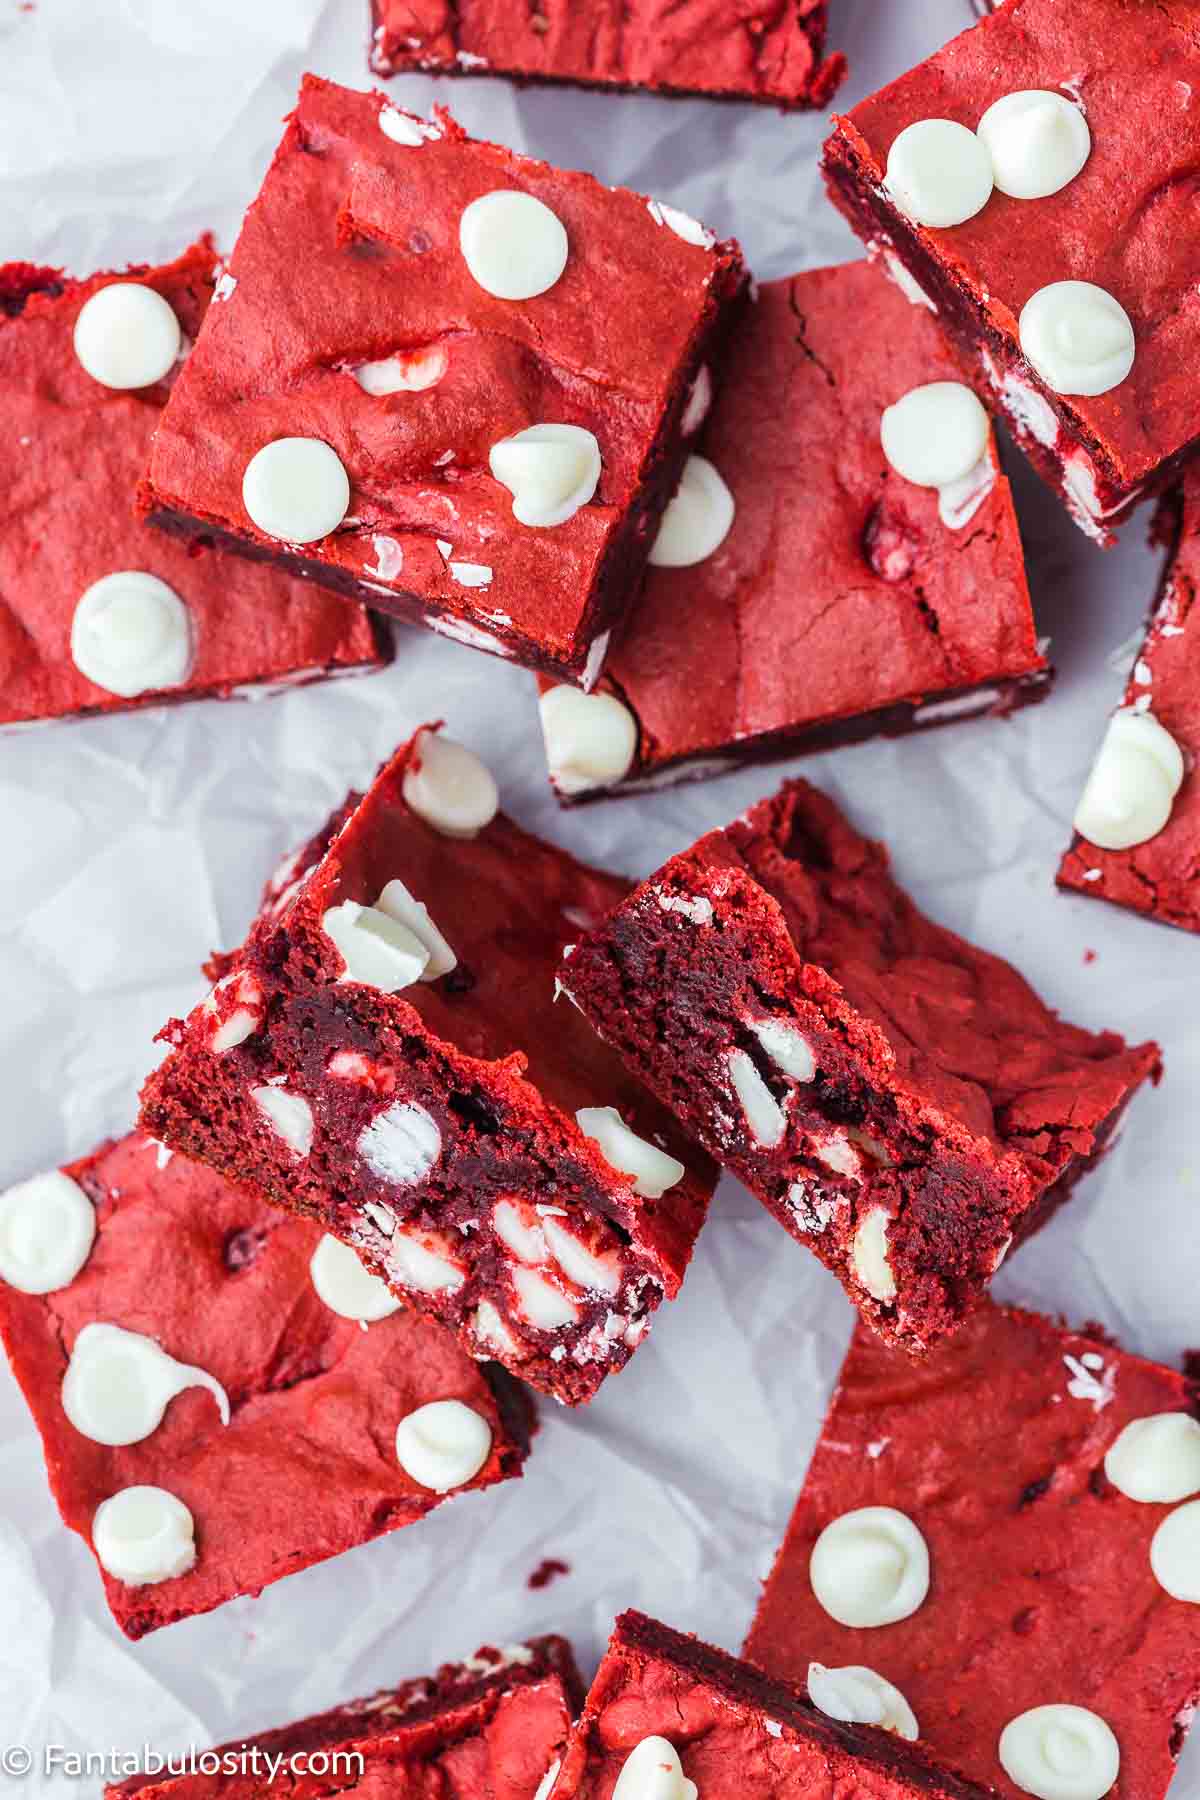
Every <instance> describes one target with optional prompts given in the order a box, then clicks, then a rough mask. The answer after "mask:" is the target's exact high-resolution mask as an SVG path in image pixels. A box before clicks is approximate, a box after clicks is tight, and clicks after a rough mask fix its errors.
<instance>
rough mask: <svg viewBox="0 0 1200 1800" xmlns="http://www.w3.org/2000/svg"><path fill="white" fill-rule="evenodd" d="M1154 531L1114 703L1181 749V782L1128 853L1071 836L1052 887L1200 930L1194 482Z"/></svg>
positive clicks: (1199, 643)
mask: <svg viewBox="0 0 1200 1800" xmlns="http://www.w3.org/2000/svg"><path fill="white" fill-rule="evenodd" d="M1155 535H1156V536H1157V538H1158V539H1159V541H1160V542H1161V543H1163V544H1164V545H1165V546H1166V548H1167V552H1168V561H1167V567H1166V571H1165V574H1164V578H1163V585H1162V592H1161V593H1160V595H1159V598H1158V603H1157V605H1156V607H1155V609H1154V613H1153V616H1152V617H1151V620H1150V628H1149V631H1148V633H1147V636H1146V640H1145V642H1144V643H1143V645H1142V647H1141V649H1140V650H1139V652H1138V655H1137V660H1136V661H1135V663H1134V666H1133V670H1132V673H1131V675H1130V679H1129V685H1128V687H1127V688H1126V691H1125V698H1124V705H1125V706H1128V707H1133V708H1135V709H1137V708H1139V707H1146V706H1149V707H1150V708H1152V709H1153V713H1154V717H1155V718H1156V719H1157V720H1158V722H1159V724H1160V725H1162V726H1164V727H1165V729H1166V730H1167V731H1169V732H1170V734H1171V736H1172V737H1173V738H1174V739H1175V742H1176V743H1177V744H1178V745H1179V748H1180V749H1181V750H1182V751H1183V756H1184V765H1185V773H1184V778H1183V786H1182V787H1181V788H1180V790H1179V792H1178V793H1177V794H1176V796H1175V800H1174V804H1173V805H1172V807H1171V816H1170V820H1169V821H1168V823H1167V824H1166V826H1165V827H1164V828H1163V830H1162V831H1160V832H1158V833H1157V835H1156V836H1154V837H1152V838H1150V839H1149V840H1148V841H1147V842H1146V843H1144V844H1137V845H1135V846H1134V848H1133V849H1131V850H1101V849H1099V848H1098V847H1097V845H1095V844H1090V843H1088V842H1087V841H1086V839H1084V838H1081V837H1079V836H1076V838H1075V841H1074V843H1073V844H1072V845H1071V848H1070V849H1069V850H1068V851H1067V854H1066V855H1065V856H1064V858H1063V860H1062V864H1061V866H1060V868H1059V871H1058V880H1059V884H1060V886H1062V887H1064V888H1073V889H1074V890H1075V891H1076V892H1077V893H1080V894H1089V895H1090V896H1091V897H1092V898H1093V899H1095V900H1109V901H1111V902H1112V904H1113V905H1114V906H1126V907H1129V908H1130V909H1131V910H1132V911H1133V912H1140V913H1145V914H1147V915H1148V916H1149V917H1150V918H1153V919H1158V920H1160V921H1161V922H1162V923H1163V924H1164V925H1178V926H1179V927H1180V928H1181V929H1182V930H1184V931H1200V605H1198V604H1197V598H1196V596H1197V590H1198V589H1200V476H1198V475H1197V474H1196V473H1195V472H1192V473H1190V474H1187V475H1185V477H1184V480H1183V482H1182V484H1181V486H1180V487H1179V489H1178V490H1177V491H1176V492H1175V493H1174V494H1171V495H1169V496H1168V497H1167V498H1166V499H1165V500H1164V501H1163V502H1162V504H1161V505H1160V507H1159V510H1158V513H1157V515H1156V518H1155Z"/></svg>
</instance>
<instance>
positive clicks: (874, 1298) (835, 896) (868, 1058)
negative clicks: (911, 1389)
mask: <svg viewBox="0 0 1200 1800" xmlns="http://www.w3.org/2000/svg"><path fill="white" fill-rule="evenodd" d="M563 983H564V986H565V987H566V988H567V989H568V990H569V992H570V994H571V996H572V998H573V999H574V1000H575V1002H576V1004H577V1005H578V1006H580V1007H581V1008H582V1009H583V1011H584V1013H585V1014H586V1015H587V1017H588V1018H589V1019H591V1021H592V1023H593V1024H594V1025H595V1027H596V1029H597V1030H598V1031H600V1032H601V1033H602V1034H603V1035H604V1036H605V1037H606V1038H607V1039H608V1041H609V1042H610V1043H612V1044H613V1045H614V1046H615V1047H616V1048H617V1049H619V1050H620V1051H621V1053H622V1055H624V1056H625V1058H626V1060H627V1061H628V1062H629V1064H630V1066H631V1067H632V1068H634V1069H636V1070H637V1071H638V1072H639V1073H640V1074H641V1075H642V1076H643V1078H644V1079H645V1080H646V1081H647V1083H648V1084H649V1085H650V1086H651V1088H652V1089H653V1090H654V1091H655V1092H656V1093H658V1094H659V1095H660V1096H661V1097H662V1098H663V1099H664V1100H666V1101H667V1102H668V1103H669V1104H670V1105H671V1106H672V1107H673V1109H674V1110H675V1112H676V1113H677V1115H678V1116H679V1118H680V1119H681V1120H682V1121H683V1123H684V1124H685V1125H686V1126H687V1127H688V1128H689V1129H691V1130H692V1131H694V1132H695V1134H696V1135H697V1137H698V1138H699V1139H700V1140H701V1142H703V1143H706V1144H707V1146H708V1148H709V1149H710V1150H711V1151H712V1152H713V1154H714V1155H715V1156H717V1157H718V1158H719V1160H720V1161H722V1162H723V1163H724V1164H725V1165H726V1166H727V1167H728V1168H730V1169H732V1170H733V1171H734V1173H735V1174H737V1175H739V1176H740V1177H741V1178H742V1180H744V1181H745V1182H746V1183H747V1185H748V1186H749V1187H751V1188H752V1189H753V1191H754V1192H755V1193H756V1194H757V1195H758V1196H759V1198H760V1199H761V1200H763V1202H764V1203H765V1204H766V1205H767V1206H768V1208H769V1209H770V1210H771V1212H772V1213H773V1214H774V1215H775V1217H776V1218H777V1219H778V1220H779V1222H780V1223H781V1224H782V1225H784V1227H785V1228H786V1229H787V1230H789V1231H790V1232H791V1233H792V1234H793V1235H794V1236H795V1237H797V1238H798V1239H799V1240H800V1241H801V1242H803V1243H807V1244H808V1245H809V1246H810V1247H811V1248H812V1249H813V1250H815V1252H816V1253H817V1255H818V1256H820V1257H821V1259H822V1261H823V1262H825V1263H827V1264H828V1266H829V1267H830V1268H832V1269H833V1270H834V1272H835V1273H836V1274H837V1275H838V1276H839V1277H840V1278H841V1279H842V1281H843V1282H844V1283H845V1284H846V1287H847V1289H848V1291H849V1292H850V1294H851V1297H852V1298H853V1299H854V1300H855V1302H856V1304H857V1305H858V1306H859V1307H860V1308H861V1309H862V1311H863V1313H864V1316H865V1317H867V1318H868V1319H869V1320H870V1321H871V1322H872V1324H874V1325H875V1326H876V1328H877V1329H878V1330H879V1331H880V1332H882V1333H883V1334H884V1335H885V1336H886V1337H887V1338H889V1339H890V1340H892V1341H893V1342H896V1343H899V1344H902V1345H904V1346H905V1347H906V1348H909V1349H911V1350H920V1349H923V1348H926V1347H927V1346H928V1345H929V1344H930V1343H932V1342H934V1341H935V1340H936V1339H937V1338H939V1337H941V1336H943V1335H945V1334H946V1333H947V1332H949V1331H952V1330H953V1329H954V1328H955V1327H956V1326H958V1325H959V1324H960V1323H961V1321H962V1319H963V1318H964V1317H965V1315H966V1314H967V1313H968V1312H969V1311H970V1310H971V1308H972V1307H973V1306H974V1305H975V1304H976V1302H977V1301H978V1300H979V1298H980V1296H981V1295H982V1294H983V1292H984V1290H985V1288H986V1286H987V1283H988V1281H989V1280H990V1278H991V1276H992V1274H993V1272H994V1270H995V1268H996V1267H997V1266H998V1264H999V1263H1000V1261H1001V1260H1002V1259H1003V1257H1004V1255H1005V1253H1006V1252H1007V1250H1008V1248H1009V1246H1010V1244H1011V1242H1012V1241H1013V1240H1014V1239H1020V1238H1024V1237H1026V1236H1028V1235H1029V1233H1030V1232H1031V1231H1033V1230H1034V1229H1035V1228H1036V1227H1037V1225H1039V1224H1040V1223H1041V1222H1042V1221H1043V1220H1044V1219H1045V1217H1046V1216H1047V1215H1048V1213H1049V1211H1050V1210H1051V1209H1052V1208H1053V1207H1054V1206H1055V1205H1056V1204H1057V1203H1058V1202H1059V1201H1060V1200H1061V1199H1063V1198H1064V1197H1065V1195H1066V1194H1067V1193H1068V1192H1069V1190H1070V1187H1071V1185H1072V1184H1073V1182H1074V1181H1075V1180H1076V1179H1077V1177H1078V1176H1079V1175H1080V1174H1081V1173H1082V1171H1083V1170H1084V1169H1086V1168H1087V1167H1088V1165H1089V1164H1090V1163H1091V1162H1092V1160H1093V1159H1094V1158H1095V1157H1096V1156H1097V1155H1098V1154H1099V1152H1100V1151H1101V1150H1102V1149H1103V1147H1104V1144H1105V1141H1106V1139H1107V1137H1108V1136H1109V1134H1110V1132H1111V1131H1112V1129H1113V1127H1114V1125H1115V1123H1116V1121H1117V1119H1118V1118H1119V1117H1120V1115H1121V1113H1122V1111H1123V1110H1124V1107H1125V1105H1126V1104H1127V1102H1128V1101H1129V1099H1130V1097H1131V1096H1132V1094H1133V1093H1134V1091H1135V1090H1136V1089H1137V1088H1138V1087H1139V1086H1140V1084H1141V1083H1142V1082H1144V1081H1145V1080H1146V1079H1147V1078H1148V1077H1151V1076H1153V1075H1155V1074H1156V1073H1157V1070H1158V1067H1159V1053H1158V1050H1157V1047H1156V1046H1155V1045H1153V1044H1143V1045H1140V1046H1138V1047H1137V1048H1128V1047H1127V1046H1126V1044H1125V1042H1124V1040H1123V1039H1122V1038H1120V1037H1118V1036H1117V1035H1116V1034H1115V1033H1112V1032H1101V1033H1094V1032H1090V1031H1084V1030H1080V1029H1078V1028H1076V1027H1075V1026H1072V1025H1068V1024H1065V1023H1064V1022H1063V1021H1062V1020H1060V1019H1059V1018H1057V1016H1056V1015H1055V1014H1054V1013H1053V1012H1051V1011H1050V1009H1049V1008H1048V1007H1046V1006H1045V1005H1044V1004H1043V1002H1042V1001H1041V1000H1040V999H1039V998H1038V996H1037V995H1036V994H1035V993H1034V992H1033V990H1032V989H1031V988H1030V987H1029V985H1028V983H1027V982H1025V981H1024V980H1023V979H1022V978H1021V976H1020V975H1019V974H1018V973H1017V971H1016V970H1015V969H1014V968H1012V966H1011V965H1010V964H1009V963H1007V962H1004V961H1002V960H1001V958H999V957H997V956H993V955H990V954H989V953H988V952H986V951H984V950H980V949H977V948H975V946H973V945H971V944H968V943H966V942H965V941H964V940H963V939H962V938H960V937H958V936H956V935H955V934H954V933H953V932H951V931H947V930H945V929H944V928H943V927H942V926H940V925H936V924H934V923H933V921H932V920H930V919H927V918H925V917H924V915H923V914H921V913H920V912H919V911H918V910H917V908H916V907H915V906H914V905H913V903H912V901H911V900H910V899H909V898H908V896H907V895H906V894H905V893H904V892H903V890H902V889H901V888H900V887H899V886H898V885H897V883H896V882H895V880H894V879H893V878H892V876H891V874H890V872H889V868H888V857H887V852H886V851H885V850H884V848H883V847H882V846H881V845H879V844H874V843H871V842H869V841H868V840H867V839H865V838H863V837H862V836H861V835H860V834H859V833H858V832H857V831H855V829H854V828H853V826H852V825H851V824H850V823H849V821H848V820H847V819H845V818H844V817H843V815H842V814H841V813H840V812H839V811H838V809H837V807H836V806H835V805H834V803H833V801H832V800H830V799H828V798H827V797H826V796H825V795H824V794H821V793H819V792H818V791H817V790H816V789H815V788H812V787H810V786H809V785H808V784H807V783H805V782H790V783H788V784H787V785H786V786H785V787H784V788H783V789H782V790H781V791H780V793H778V794H777V795H776V796H774V797H773V798H772V799H769V800H764V801H762V802H761V803H760V804H759V805H758V806H756V807H754V808H753V809H752V810H751V811H750V812H749V813H747V814H746V815H745V817H744V818H742V819H740V820H738V821H737V822H736V823H735V824H733V825H731V826H729V827H728V828H727V830H725V831H718V832H713V833H711V834H710V835H709V836H708V837H706V838H702V839H701V840H700V842H699V843H698V844H696V845H695V846H694V847H693V848H692V849H691V850H689V851H687V852H686V853H685V854H684V855H682V856H679V857H676V858H674V859H673V860H672V861H671V862H669V863H667V864H666V865H665V867H664V868H662V869H660V870H659V872H658V873H657V874H656V875H653V876H651V877H650V878H649V880H647V881H646V882H645V883H643V884H642V886H641V887H639V888H638V889H637V890H636V891H635V893H634V894H633V895H632V896H631V898H630V899H629V900H628V901H626V902H624V903H623V904H622V905H621V906H619V907H618V908H617V909H616V911H615V912H614V913H613V914H612V915H611V916H610V917H609V919H608V920H607V921H606V922H605V923H604V924H603V925H601V926H600V928H599V929H598V930H596V931H593V932H590V933H588V934H587V935H586V936H585V937H584V938H583V939H582V941H581V942H580V944H579V946H578V948H577V949H576V950H575V951H574V952H573V953H571V954H570V956H569V957H568V959H567V961H566V962H565V964H564V968H563Z"/></svg>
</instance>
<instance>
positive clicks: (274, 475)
mask: <svg viewBox="0 0 1200 1800" xmlns="http://www.w3.org/2000/svg"><path fill="white" fill-rule="evenodd" d="M242 503H243V505H244V506H245V508H246V511H247V512H248V513H249V515H250V517H251V519H252V520H253V522H254V524H255V525H257V526H258V529H259V530H260V531H262V532H265V533H266V535H267V536H268V537H272V538H278V539H279V540H280V541H281V542H282V543H285V544H315V543H316V542H317V541H318V540H319V539H320V538H323V537H328V536H329V534H330V532H331V531H336V530H337V528H338V526H339V525H340V524H341V522H342V520H343V519H344V518H345V516H346V514H347V513H348V512H349V510H350V477H349V476H348V475H347V473H346V470H345V467H344V465H343V463H342V459H341V457H340V456H339V455H338V453H337V451H336V450H333V449H331V448H330V446H329V445H328V444H326V443H324V442H323V441H322V440H321V439H320V438H309V437H284V438H276V439H275V441H274V443H271V444H264V445H263V447H262V449H261V450H259V451H257V452H256V453H255V455H253V456H252V457H251V458H250V461H249V462H248V463H247V464H246V470H245V474H244V475H243V476H242Z"/></svg>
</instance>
